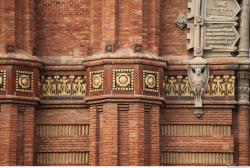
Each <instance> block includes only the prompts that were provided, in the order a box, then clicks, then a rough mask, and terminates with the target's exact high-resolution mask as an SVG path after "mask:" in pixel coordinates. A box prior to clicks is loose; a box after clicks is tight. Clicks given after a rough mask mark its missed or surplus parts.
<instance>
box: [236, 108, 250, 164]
mask: <svg viewBox="0 0 250 168" xmlns="http://www.w3.org/2000/svg"><path fill="white" fill-rule="evenodd" d="M238 138H239V165H240V166H247V165H249V109H248V108H244V106H240V107H239V111H238Z"/></svg>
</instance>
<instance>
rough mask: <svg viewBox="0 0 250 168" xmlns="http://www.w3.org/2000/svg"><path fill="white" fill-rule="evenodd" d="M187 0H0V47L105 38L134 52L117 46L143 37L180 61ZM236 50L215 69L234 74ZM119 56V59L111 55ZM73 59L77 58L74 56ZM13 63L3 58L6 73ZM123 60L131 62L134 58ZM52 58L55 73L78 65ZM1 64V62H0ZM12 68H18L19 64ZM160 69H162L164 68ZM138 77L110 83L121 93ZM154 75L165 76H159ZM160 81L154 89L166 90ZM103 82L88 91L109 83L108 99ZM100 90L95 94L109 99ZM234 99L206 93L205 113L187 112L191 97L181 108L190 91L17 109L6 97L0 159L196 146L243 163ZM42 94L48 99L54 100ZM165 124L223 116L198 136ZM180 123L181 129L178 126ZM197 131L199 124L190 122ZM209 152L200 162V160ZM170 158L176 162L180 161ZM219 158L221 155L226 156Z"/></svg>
mask: <svg viewBox="0 0 250 168" xmlns="http://www.w3.org/2000/svg"><path fill="white" fill-rule="evenodd" d="M187 2H188V0H162V1H160V0H143V1H140V0H134V1H129V0H36V1H34V0H23V1H21V0H3V1H1V2H0V54H4V53H5V52H6V45H7V44H10V45H14V46H15V47H16V48H17V50H16V51H15V53H17V54H19V53H23V52H25V53H26V54H28V55H30V54H31V53H32V51H33V47H35V48H34V51H36V53H34V54H36V55H37V56H38V57H37V58H41V60H43V61H47V60H44V59H43V58H44V57H43V56H49V57H57V58H60V56H73V57H79V58H83V57H85V56H90V57H91V56H92V55H93V54H100V53H101V54H103V53H105V47H106V45H107V44H114V47H115V49H117V50H119V49H121V50H119V51H120V52H117V53H115V54H118V55H119V54H121V55H123V56H131V58H133V57H132V56H133V55H134V54H133V53H131V52H127V51H128V50H123V49H131V50H133V49H134V45H135V44H140V45H142V50H143V51H145V52H146V53H150V54H153V55H156V56H159V57H164V58H166V59H168V58H170V57H171V59H173V60H171V61H173V62H175V63H177V61H175V59H176V60H178V59H179V58H180V56H189V55H190V53H189V52H188V51H187V50H186V31H187V29H185V30H180V29H179V28H177V27H176V24H175V21H176V19H177V17H178V16H180V15H185V14H186V13H187V12H188V8H187ZM131 50H130V51H131ZM123 51H126V52H124V53H123ZM130 54H131V55H130ZM14 56H15V55H14ZM93 58H95V57H93ZM236 59H237V58H236V57H234V58H232V59H229V62H227V64H229V65H230V66H227V67H225V66H224V65H223V61H224V60H223V59H221V60H218V58H213V59H209V60H210V61H211V62H212V63H214V64H217V63H218V64H220V65H214V66H213V72H212V73H214V74H219V75H228V74H230V75H233V74H234V73H235V70H234V69H233V68H234V67H233V66H231V65H232V64H237V63H236ZM59 60H60V59H59ZM131 60H132V59H131ZM61 61H62V62H64V61H65V60H64V59H61V60H60V61H58V62H57V63H59V62H61ZM99 61H100V62H102V60H99ZM105 61H106V60H105ZM217 61H218V62H217ZM234 61H235V62H234ZM114 62H115V61H114V60H111V61H106V62H105V64H111V63H114ZM117 62H119V61H117V60H116V63H117ZM131 62H133V61H131ZM148 62H150V61H148ZM0 63H2V62H0ZM69 63H71V62H69ZM78 63H79V64H80V61H79V62H78ZM122 63H123V62H119V65H117V67H116V68H128V66H127V64H124V65H123V64H122ZM138 63H139V61H138ZM17 64H19V62H18V61H17ZM136 64H137V63H136ZM147 64H148V63H147ZM147 64H145V65H144V63H143V66H141V70H142V69H152V70H156V69H157V70H159V71H162V72H163V68H162V69H161V70H160V68H154V67H152V66H148V65H147ZM89 65H92V64H91V63H89ZM0 66H1V65H0ZM11 66H12V65H9V71H8V73H9V72H10V69H11V68H12V67H11ZM77 66H78V67H80V66H81V65H77ZM109 66H110V65H105V68H106V70H105V73H106V76H105V75H104V76H105V78H108V80H105V81H107V82H106V84H107V83H108V82H111V80H109V79H111V78H112V76H111V73H110V74H109V75H107V72H111V69H109ZM19 67H22V66H19ZM129 67H130V68H134V67H136V66H135V65H134V64H131V65H129ZM168 67H169V69H171V70H173V71H172V72H169V71H168V70H167V71H168V72H167V73H171V74H174V75H175V74H176V73H183V74H186V73H184V72H183V71H184V70H185V69H183V67H184V66H183V65H180V66H173V65H172V64H171V62H169V65H168ZM49 68H52V69H54V70H55V73H58V74H63V73H65V74H66V73H67V74H73V73H74V72H75V71H73V69H75V68H76V67H74V66H71V65H69V66H67V68H65V69H63V70H61V71H60V72H59V69H62V68H61V67H58V66H55V67H53V66H51V67H46V68H45V69H44V70H45V71H46V69H49ZM81 68H82V69H84V68H85V67H83V66H82V67H81ZM101 68H103V67H101V66H100V67H93V69H98V70H99V69H101ZM226 68H227V70H225V69H226ZM231 68H232V69H231ZM1 69H6V67H5V66H1ZM13 69H14V70H15V67H13ZM21 69H22V68H21ZM24 69H26V68H24ZM228 69H231V70H228ZM13 72H14V71H13ZM185 72H186V71H185ZM46 73H47V72H46ZM49 73H50V72H49ZM14 74H15V73H12V74H10V75H9V76H8V89H9V90H7V91H6V92H5V91H4V92H3V94H5V93H8V94H16V93H15V76H14ZM34 74H35V75H34V79H35V80H36V79H37V78H38V76H39V75H38V74H39V72H38V70H34ZM160 76H161V78H162V76H163V74H161V75H160ZM135 82H137V83H139V84H138V85H136V88H135V92H134V91H131V92H123V91H119V92H116V93H120V94H121V95H125V94H126V96H130V95H133V94H134V95H141V94H142V93H141V92H143V91H142V90H143V89H142V78H140V76H138V73H135ZM160 82H161V85H162V82H163V80H161V81H160ZM88 84H89V83H88ZM39 87H40V86H39V85H38V84H37V83H34V91H35V94H34V95H35V96H37V95H39V94H40V93H38V92H39V89H38V88H39ZM88 87H89V86H87V88H88ZM161 87H162V86H160V89H159V90H162V88H161ZM104 88H105V87H104ZM105 89H106V90H104V91H103V92H102V93H93V95H98V96H100V97H101V96H102V94H103V93H110V96H111V99H112V96H113V95H112V94H113V93H114V94H115V92H113V90H112V86H111V85H109V88H108V87H106V88H105ZM107 89H109V90H108V92H107ZM138 90H140V91H141V92H139V91H138ZM123 93H125V94H123ZM161 93H162V91H161ZM1 94H2V93H1ZM17 95H19V96H20V98H23V97H22V96H23V95H24V94H18V93H17ZM27 95H29V94H27ZM27 95H26V98H27V97H28V96H27ZM147 95H148V96H155V97H154V98H159V97H157V96H158V95H160V96H162V94H152V93H150V92H149V93H148V94H147ZM87 96H89V95H87ZM100 97H99V98H98V100H104V99H105V98H104V97H103V99H102V97H101V98H100ZM64 98H65V97H64ZM143 98H144V97H141V99H143ZM139 99H140V98H139ZM148 99H150V98H147V100H148ZM1 100H2V97H1ZM143 100H144V99H143ZM152 100H153V99H152ZM234 100H235V97H233V96H232V97H230V101H229V99H227V97H226V98H221V97H210V98H209V99H206V102H209V101H220V103H221V104H220V105H219V104H208V105H206V108H205V109H204V116H203V117H202V118H201V119H197V118H196V117H195V116H194V115H193V112H194V108H193V106H192V107H191V105H190V104H188V105H187V104H186V105H185V108H184V107H182V105H181V104H182V103H183V104H184V102H185V103H190V100H189V98H186V97H185V98H181V99H173V100H172V99H171V100H168V101H166V103H168V104H167V105H164V103H163V104H162V105H161V108H160V106H159V105H156V104H150V103H144V102H141V103H131V100H130V102H129V103H128V102H126V104H123V103H122V102H119V103H117V102H115V101H116V99H112V101H110V102H109V103H102V102H101V101H100V102H98V104H91V103H89V102H87V103H88V104H86V106H84V107H82V106H78V105H79V104H77V102H75V101H74V100H73V99H72V100H71V102H70V103H71V105H66V104H65V105H63V101H61V102H60V103H59V104H60V105H59V104H58V106H57V105H53V106H51V108H48V106H50V105H45V106H43V104H42V103H41V104H38V107H37V108H35V107H33V106H30V105H25V106H26V108H25V109H26V110H25V111H24V112H23V114H20V113H18V106H19V104H18V105H17V104H16V105H14V104H4V103H3V104H1V112H0V121H1V122H0V123H1V124H0V165H17V164H24V165H36V164H38V163H36V160H37V158H36V157H37V154H41V155H40V156H42V157H43V156H46V157H50V156H52V155H53V156H54V160H53V162H51V163H49V161H48V160H46V161H45V162H46V163H42V162H43V158H40V159H41V160H39V161H40V163H39V164H41V165H43V164H44V165H65V164H66V165H72V164H73V165H79V164H83V162H77V161H75V162H74V159H72V161H71V162H70V163H69V162H59V161H58V160H57V159H56V157H58V156H59V155H60V157H64V156H72V157H73V158H74V157H75V156H78V154H79V153H80V154H81V156H86V158H85V159H86V160H88V162H85V161H86V160H85V161H84V164H89V165H124V166H125V165H160V164H161V162H162V161H161V157H160V154H161V153H164V152H165V153H167V154H170V155H171V154H176V153H184V154H186V155H185V156H187V157H188V156H191V154H190V153H199V154H200V153H201V154H205V155H203V156H208V157H210V156H209V154H212V155H211V157H214V156H217V154H222V155H220V157H222V160H223V157H227V159H228V158H230V157H231V155H232V154H233V162H231V161H230V159H228V160H229V161H228V162H227V164H235V165H238V164H239V165H249V110H248V109H247V108H245V107H244V108H242V107H240V108H234V107H233V105H232V104H233V103H234V102H233V101H234ZM126 101H127V100H126ZM148 101H149V100H148ZM154 101H155V100H154ZM192 101H193V99H192ZM223 101H225V102H223ZM226 101H227V102H226ZM46 102H47V103H50V100H48V101H46ZM52 102H53V101H52ZM1 103H2V102H1ZM43 103H44V102H43ZM53 103H54V102H53ZM74 103H75V104H74ZM95 103H96V102H95ZM157 103H159V104H160V103H162V102H161V101H158V102H157ZM171 103H173V104H171ZM230 103H232V104H230ZM174 104H178V105H176V106H175V105H174ZM222 104H223V105H222ZM168 105H170V106H171V107H169V106H168ZM62 106H63V107H65V108H62ZM186 107H188V108H186ZM233 108H234V109H233ZM22 115H23V116H22ZM41 125H46V126H48V128H50V126H52V127H53V125H73V126H76V125H88V126H89V134H88V135H81V134H72V133H69V130H67V131H68V132H67V135H60V134H54V135H53V136H46V135H42V136H38V135H36V126H41ZM162 125H175V126H178V125H191V126H192V128H195V129H196V127H195V126H197V125H198V126H201V128H206V126H207V127H216V129H217V126H218V127H220V126H221V127H223V128H224V126H225V127H226V129H227V130H223V129H222V130H220V131H221V132H220V131H219V132H217V133H214V132H209V131H207V130H206V131H204V132H208V133H207V135H203V136H202V135H192V134H191V133H190V132H187V133H185V134H184V135H174V133H171V132H170V133H169V135H167V136H166V135H165V136H163V135H160V132H161V126H162ZM19 126H20V127H19ZM52 127H51V128H52ZM46 128H47V127H46ZM67 129H68V127H67ZM206 129H208V130H209V129H210V128H206ZM211 129H214V128H211ZM187 130H188V131H190V129H187ZM228 130H229V131H228ZM48 131H50V130H48ZM51 132H52V131H51ZM176 132H177V131H176ZM178 132H179V133H178V134H181V133H180V132H181V131H178ZM193 132H198V131H197V130H193ZM167 134H168V133H167ZM34 142H35V143H34ZM171 152H172V153H171ZM57 154H58V155H57ZM85 154H86V155H85ZM189 154H190V155H189ZM88 156H89V159H88ZM192 156H193V155H192ZM197 156H198V159H197V158H196V161H197V160H198V162H194V163H199V155H197ZM206 159H207V158H206ZM224 159H225V158H224ZM65 160H67V159H65ZM65 160H64V161H65ZM170 160H171V159H170ZM215 160H216V159H215ZM205 162H206V161H203V162H202V164H200V165H206V164H205ZM188 163H190V164H192V163H191V162H188ZM176 164H177V165H178V164H179V165H181V163H176ZM216 164H217V162H214V163H211V164H210V163H209V159H208V162H207V165H216ZM219 164H220V165H223V161H222V162H220V163H219ZM193 165H196V164H193Z"/></svg>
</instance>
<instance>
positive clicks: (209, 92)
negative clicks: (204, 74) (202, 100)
mask: <svg viewBox="0 0 250 168" xmlns="http://www.w3.org/2000/svg"><path fill="white" fill-rule="evenodd" d="M164 94H165V96H193V91H192V88H191V85H190V83H189V80H188V77H187V76H181V75H180V76H176V75H175V76H174V75H173V76H165V80H164ZM205 95H206V96H234V95H235V76H233V75H224V76H222V75H216V76H210V79H209V82H208V86H207V89H206V92H205Z"/></svg>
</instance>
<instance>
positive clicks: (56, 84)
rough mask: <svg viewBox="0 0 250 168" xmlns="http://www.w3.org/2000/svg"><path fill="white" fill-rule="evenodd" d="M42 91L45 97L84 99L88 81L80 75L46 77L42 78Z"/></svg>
mask: <svg viewBox="0 0 250 168" xmlns="http://www.w3.org/2000/svg"><path fill="white" fill-rule="evenodd" d="M41 89H42V96H43V97H63V96H80V97H84V96H85V93H86V79H85V76H80V75H45V76H42V87H41Z"/></svg>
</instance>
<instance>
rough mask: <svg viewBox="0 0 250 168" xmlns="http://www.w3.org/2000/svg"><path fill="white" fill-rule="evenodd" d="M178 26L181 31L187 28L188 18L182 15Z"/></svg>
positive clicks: (177, 21) (177, 20)
mask: <svg viewBox="0 0 250 168" xmlns="http://www.w3.org/2000/svg"><path fill="white" fill-rule="evenodd" d="M175 23H176V26H177V27H179V28H180V29H181V30H183V29H184V28H186V27H187V17H186V16H184V15H180V16H179V17H178V18H177V19H176V21H175Z"/></svg>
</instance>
